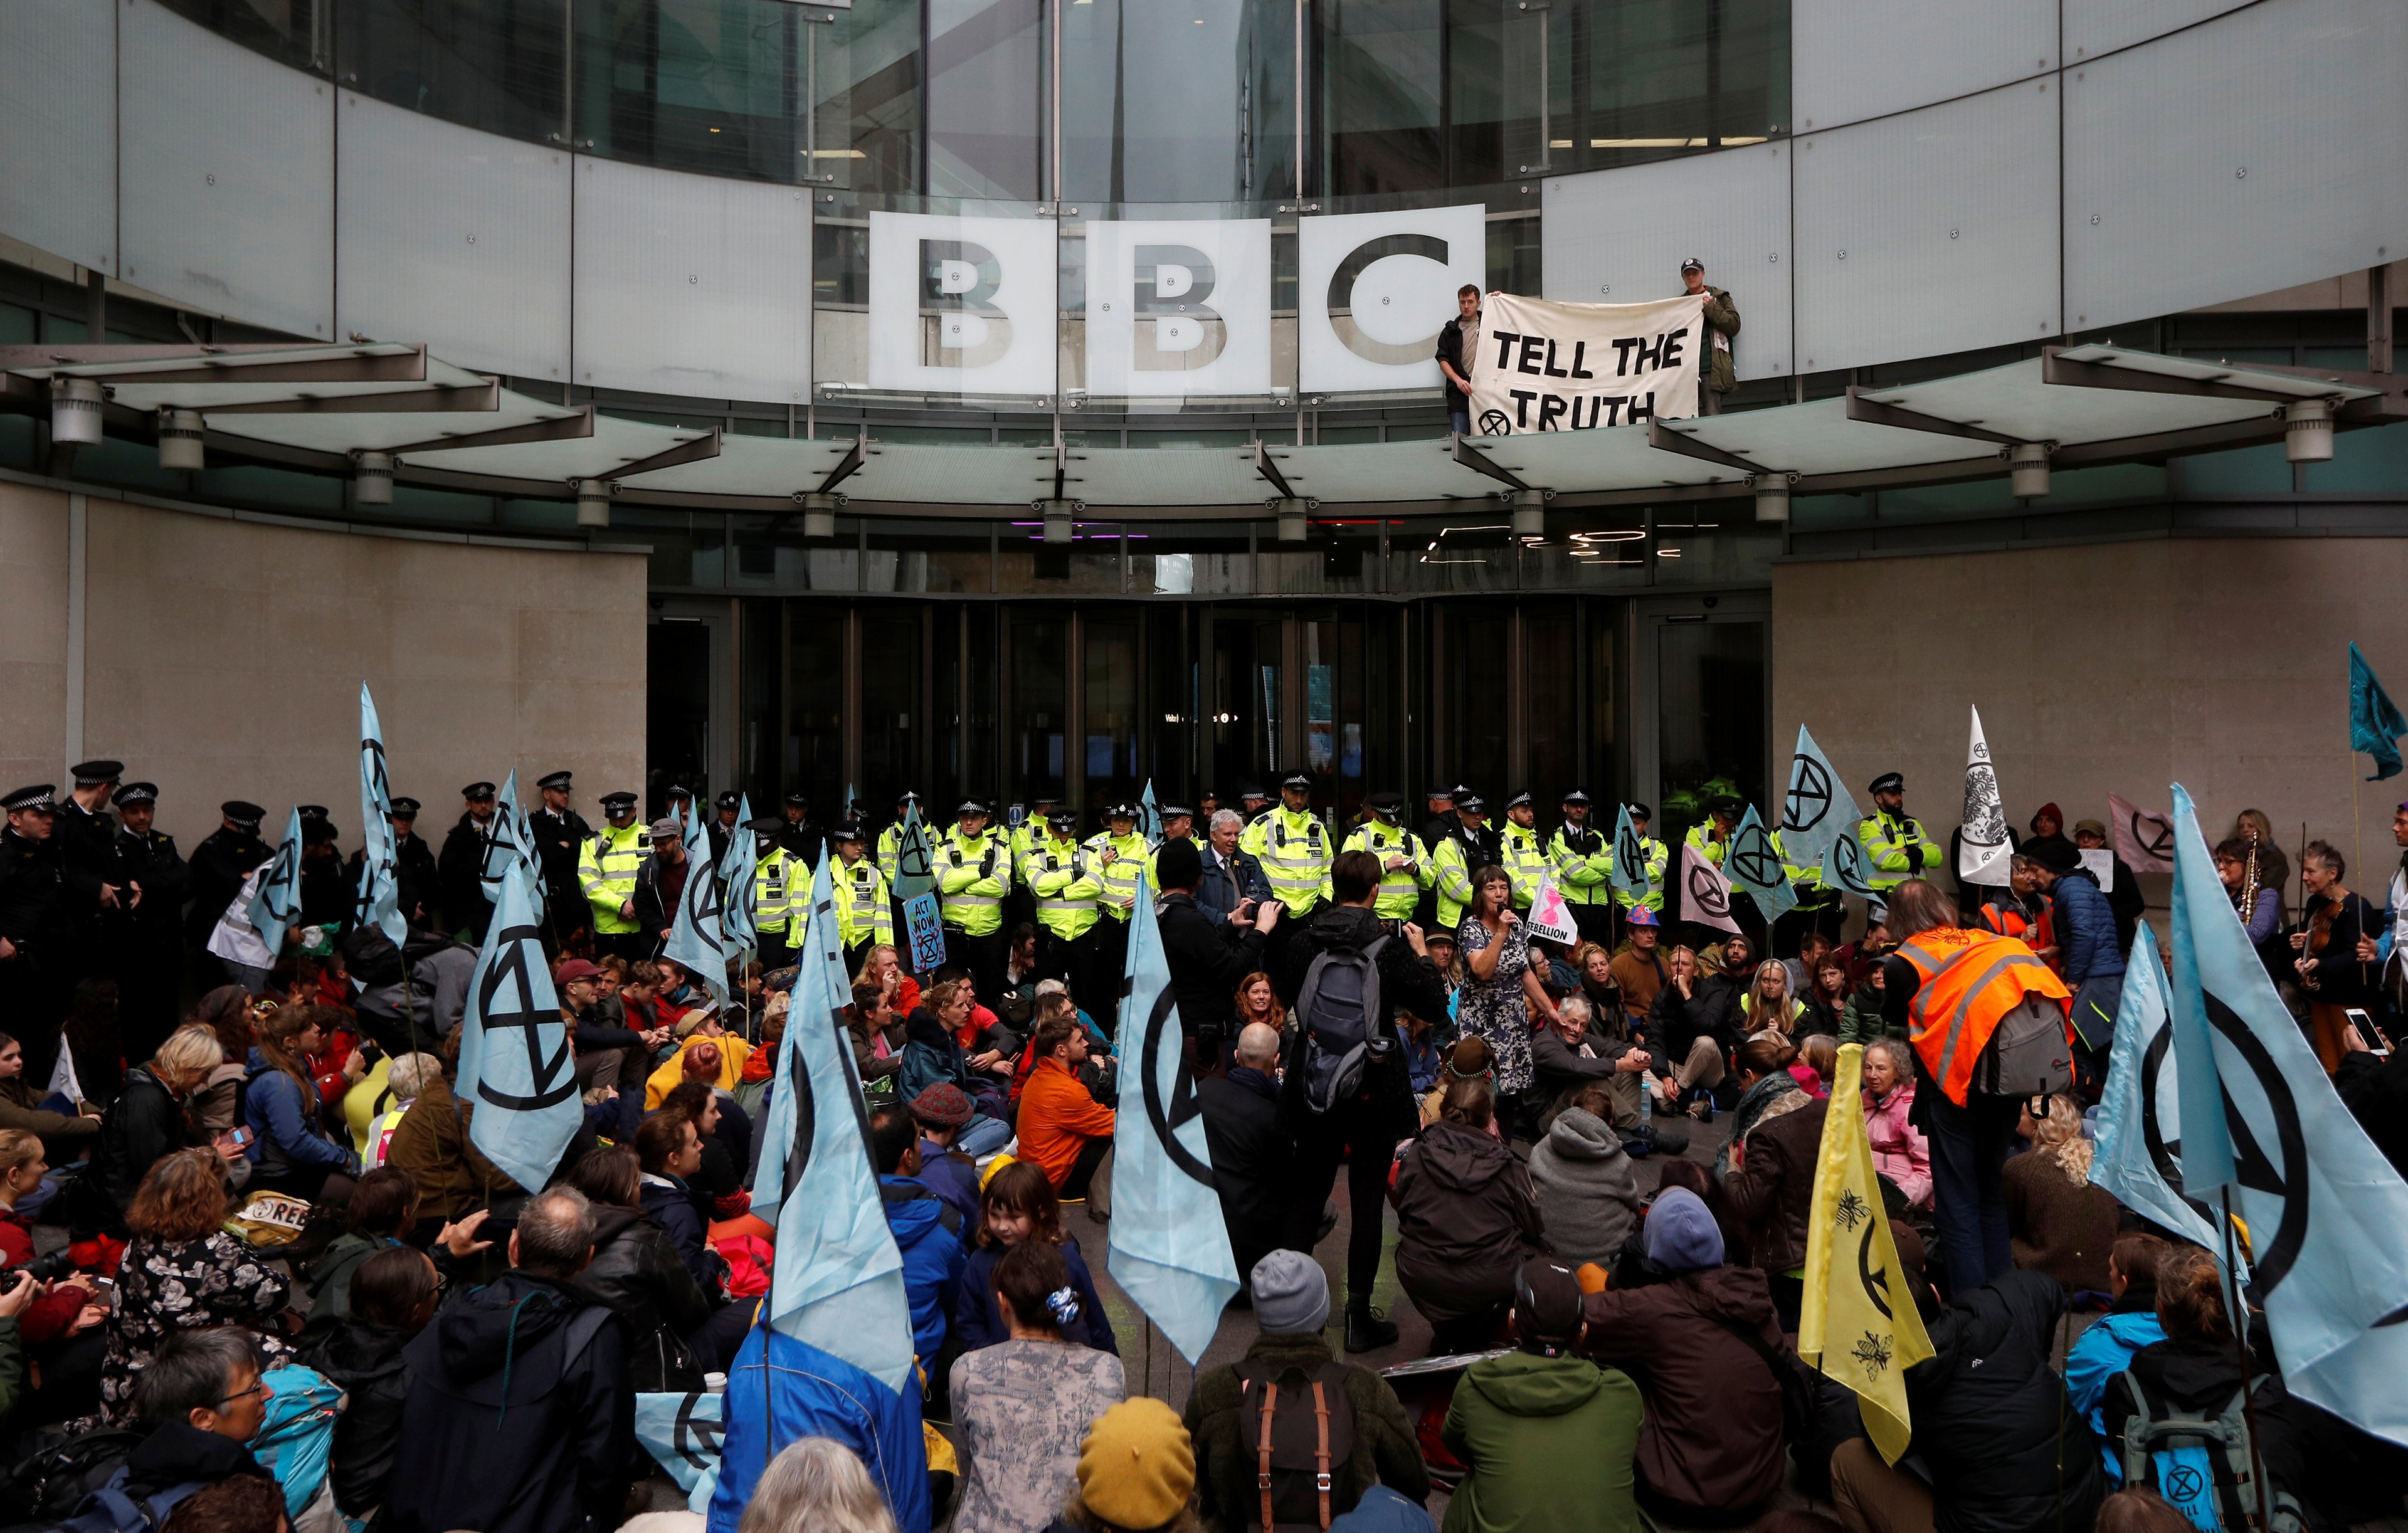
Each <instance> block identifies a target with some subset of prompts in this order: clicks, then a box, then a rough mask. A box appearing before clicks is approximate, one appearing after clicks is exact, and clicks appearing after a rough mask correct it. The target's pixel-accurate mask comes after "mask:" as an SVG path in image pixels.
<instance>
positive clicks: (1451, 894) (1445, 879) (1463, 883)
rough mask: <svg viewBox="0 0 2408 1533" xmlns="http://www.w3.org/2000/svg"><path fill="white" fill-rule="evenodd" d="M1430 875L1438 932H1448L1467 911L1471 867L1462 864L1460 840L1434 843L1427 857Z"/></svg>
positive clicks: (1457, 924)
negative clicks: (1436, 847) (1435, 889)
mask: <svg viewBox="0 0 2408 1533" xmlns="http://www.w3.org/2000/svg"><path fill="white" fill-rule="evenodd" d="M1430 874H1431V879H1432V881H1433V883H1434V884H1435V886H1436V887H1437V889H1438V925H1439V930H1441V931H1444V932H1452V931H1454V930H1455V928H1456V927H1458V926H1461V925H1462V924H1463V912H1464V911H1466V910H1469V909H1470V908H1471V866H1470V865H1469V863H1467V862H1466V861H1465V860H1464V856H1463V843H1462V842H1461V841H1460V840H1458V839H1456V838H1455V837H1452V836H1450V837H1448V838H1446V839H1444V840H1442V841H1441V842H1439V843H1438V850H1437V851H1435V852H1431V853H1430Z"/></svg>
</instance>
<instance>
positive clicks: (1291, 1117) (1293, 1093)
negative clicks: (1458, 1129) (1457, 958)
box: [1272, 864, 1478, 1145]
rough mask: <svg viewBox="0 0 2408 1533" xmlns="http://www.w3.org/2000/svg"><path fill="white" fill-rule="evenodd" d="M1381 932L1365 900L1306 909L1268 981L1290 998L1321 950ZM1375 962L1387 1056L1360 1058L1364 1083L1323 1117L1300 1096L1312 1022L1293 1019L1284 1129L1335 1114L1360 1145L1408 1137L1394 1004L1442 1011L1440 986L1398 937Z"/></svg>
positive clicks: (1434, 1014) (1405, 1079) (1409, 1095)
mask: <svg viewBox="0 0 2408 1533" xmlns="http://www.w3.org/2000/svg"><path fill="white" fill-rule="evenodd" d="M1472 866H1475V867H1476V866H1478V865H1477V864H1474V865H1472ZM1385 935H1387V934H1386V932H1385V931H1384V930H1383V928H1382V927H1381V925H1380V918H1379V916H1377V915H1376V914H1374V913H1373V912H1372V910H1371V909H1370V908H1369V906H1364V905H1325V906H1323V907H1321V908H1320V909H1319V910H1315V911H1313V913H1312V921H1311V922H1309V923H1308V924H1306V926H1305V928H1304V931H1303V933H1302V934H1301V935H1300V936H1298V937H1297V938H1294V939H1293V940H1290V941H1289V942H1287V943H1286V944H1285V946H1284V947H1283V949H1282V951H1281V962H1280V967H1279V969H1278V971H1277V972H1276V973H1275V974H1274V975H1273V978H1272V988H1273V989H1274V990H1276V991H1277V992H1278V993H1279V997H1280V1000H1281V1001H1282V1002H1283V1004H1285V1005H1288V1006H1294V1005H1295V1004H1296V998H1297V994H1298V993H1299V992H1301V991H1302V990H1303V988H1304V977H1305V975H1306V973H1307V972H1308V971H1310V970H1311V969H1312V960H1313V959H1314V958H1316V957H1318V956H1320V955H1321V954H1322V953H1329V952H1334V951H1342V950H1347V949H1355V950H1361V949H1366V948H1369V946H1370V945H1371V944H1372V943H1373V942H1375V941H1378V940H1379V939H1380V938H1382V937H1383V936H1385ZM1376 964H1377V967H1378V968H1379V973H1380V1010H1381V1013H1382V1014H1381V1017H1380V1031H1379V1036H1380V1037H1381V1038H1383V1039H1387V1040H1388V1053H1387V1057H1386V1058H1384V1059H1374V1060H1371V1061H1369V1063H1367V1064H1366V1065H1365V1067H1364V1069H1363V1086H1362V1089H1361V1090H1360V1091H1359V1092H1358V1093H1356V1095H1355V1100H1354V1101H1353V1102H1351V1103H1348V1104H1347V1105H1346V1107H1344V1108H1341V1109H1334V1110H1332V1111H1331V1112H1330V1114H1329V1115H1328V1116H1327V1117H1326V1118H1324V1117H1315V1116H1314V1114H1313V1113H1312V1110H1311V1109H1310V1108H1309V1107H1307V1106H1306V1105H1305V1100H1304V1081H1305V1070H1304V1052H1305V1045H1306V1042H1307V1040H1308V1039H1309V1038H1310V1036H1311V1029H1309V1028H1306V1027H1304V1026H1301V1025H1299V1026H1298V1027H1297V1029H1296V1034H1295V1036H1294V1037H1293V1038H1291V1039H1289V1040H1288V1049H1287V1059H1286V1065H1287V1074H1286V1076H1285V1078H1284V1081H1283V1085H1282V1087H1281V1092H1280V1122H1281V1124H1282V1125H1283V1126H1284V1127H1285V1129H1286V1130H1287V1132H1288V1133H1290V1134H1291V1135H1300V1134H1301V1133H1302V1131H1303V1130H1305V1129H1306V1128H1308V1127H1311V1126H1314V1125H1324V1124H1327V1123H1328V1122H1329V1120H1330V1119H1333V1118H1335V1119H1339V1120H1340V1121H1341V1122H1342V1123H1344V1124H1345V1125H1346V1126H1347V1127H1348V1129H1349V1130H1351V1131H1353V1132H1355V1134H1356V1135H1357V1136H1358V1137H1357V1138H1356V1140H1355V1142H1356V1143H1357V1144H1358V1145H1360V1144H1361V1143H1362V1142H1364V1140H1365V1139H1376V1138H1378V1137H1379V1136H1382V1135H1385V1136H1387V1137H1388V1139H1390V1140H1391V1142H1393V1141H1394V1140H1396V1139H1407V1138H1410V1137H1411V1136H1412V1133H1413V1131H1414V1130H1415V1129H1416V1128H1417V1127H1419V1126H1420V1123H1421V1114H1420V1111H1419V1110H1418V1109H1417V1108H1416V1107H1415V1106H1414V1105H1413V1082H1412V1071H1411V1070H1410V1069H1409V1068H1408V1067H1407V1066H1406V1064H1405V1047H1404V1038H1403V1035H1402V1034H1400V1033H1398V1031H1397V1012H1398V1009H1400V1008H1401V1009H1402V1010H1407V1011H1411V1012H1412V1014H1413V1015H1415V1016H1417V1017H1424V1018H1427V1019H1430V1020H1432V1021H1435V1020H1437V1019H1438V1018H1441V1017H1443V1016H1445V1015H1446V1014H1447V1007H1446V1002H1447V996H1446V986H1445V985H1444V984H1442V983H1441V981H1440V980H1439V977H1438V969H1437V967H1435V966H1433V965H1432V964H1431V963H1430V961H1429V960H1428V959H1427V958H1424V957H1419V956H1417V955H1416V954H1415V953H1413V950H1412V945H1411V944H1410V943H1407V942H1405V941H1404V940H1402V939H1401V938H1400V939H1398V940H1396V941H1392V942H1389V943H1387V944H1385V945H1384V946H1383V947H1382V948H1381V949H1380V955H1379V957H1378V959H1377V960H1376Z"/></svg>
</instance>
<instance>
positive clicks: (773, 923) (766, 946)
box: [738, 814, 850, 973]
mask: <svg viewBox="0 0 2408 1533" xmlns="http://www.w3.org/2000/svg"><path fill="white" fill-rule="evenodd" d="M785 833H786V821H785V818H784V817H783V816H781V815H775V814H768V815H764V816H762V817H761V818H760V819H758V820H747V821H745V822H744V824H743V826H742V828H741V830H740V831H739V832H738V834H742V835H747V836H752V837H754V838H756V840H755V843H754V848H753V854H754V858H755V861H754V862H753V938H754V946H755V948H756V949H757V950H758V951H759V953H760V954H761V968H762V971H763V972H764V973H767V971H768V970H770V969H773V968H783V967H786V966H787V965H788V964H790V963H792V962H794V956H795V949H796V948H797V947H800V946H801V945H802V936H803V928H804V924H805V920H806V918H807V917H808V915H809V914H810V902H811V874H810V871H809V870H807V869H806V868H805V867H803V861H802V859H801V858H800V857H797V856H796V855H795V854H794V853H793V852H789V851H787V850H786V848H785V845H784V842H783V841H782V840H781V838H782V837H783V836H784V835H785ZM847 972H850V970H848V971H847Z"/></svg>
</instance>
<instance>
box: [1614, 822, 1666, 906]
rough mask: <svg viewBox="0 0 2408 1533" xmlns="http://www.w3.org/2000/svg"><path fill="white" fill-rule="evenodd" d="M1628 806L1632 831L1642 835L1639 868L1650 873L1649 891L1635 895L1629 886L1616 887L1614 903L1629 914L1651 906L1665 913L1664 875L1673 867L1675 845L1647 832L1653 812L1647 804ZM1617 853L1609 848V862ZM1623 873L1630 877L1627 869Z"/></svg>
mask: <svg viewBox="0 0 2408 1533" xmlns="http://www.w3.org/2000/svg"><path fill="white" fill-rule="evenodd" d="M1627 808H1628V809H1629V813H1630V834H1631V835H1633V836H1635V837H1637V838H1639V864H1640V870H1641V871H1642V872H1643V873H1645V874H1646V875H1647V892H1646V893H1645V894H1643V895H1634V894H1632V893H1630V892H1629V891H1628V890H1625V889H1616V890H1615V891H1614V892H1613V900H1614V903H1615V904H1617V905H1619V906H1621V907H1622V910H1623V914H1625V915H1626V916H1627V915H1628V914H1629V913H1630V912H1631V911H1632V910H1648V911H1651V912H1652V913H1654V914H1656V915H1658V916H1661V915H1662V914H1663V913H1664V875H1665V874H1666V873H1668V872H1670V870H1671V867H1672V849H1671V848H1670V847H1668V846H1666V845H1665V844H1664V843H1663V842H1661V841H1659V840H1657V839H1656V838H1654V837H1652V836H1650V835H1648V834H1647V830H1646V822H1647V821H1648V820H1650V819H1651V818H1653V816H1651V815H1650V814H1649V812H1648V809H1647V806H1646V805H1644V804H1632V805H1629V806H1627ZM1615 855H1617V853H1616V852H1613V850H1612V849H1611V848H1609V849H1608V851H1607V852H1606V856H1607V858H1608V860H1609V862H1610V861H1611V859H1612V858H1613V857H1614V856H1615ZM1624 876H1625V877H1626V878H1627V877H1628V874H1627V873H1626V874H1625V875H1624Z"/></svg>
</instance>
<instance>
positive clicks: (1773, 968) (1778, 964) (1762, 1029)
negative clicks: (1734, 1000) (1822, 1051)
mask: <svg viewBox="0 0 2408 1533" xmlns="http://www.w3.org/2000/svg"><path fill="white" fill-rule="evenodd" d="M1805 1013H1806V1003H1805V1002H1804V1001H1801V1000H1799V998H1798V994H1797V992H1796V990H1795V989H1794V988H1792V984H1791V981H1790V978H1789V966H1788V965H1787V964H1785V963H1783V962H1782V961H1781V960H1780V959H1778V958H1767V959H1766V960H1765V961H1764V962H1762V963H1760V964H1758V965H1756V974H1755V976H1754V978H1752V979H1751V980H1750V981H1748V986H1747V991H1746V993H1745V994H1744V995H1742V996H1740V1002H1739V1016H1740V1023H1739V1025H1740V1031H1741V1032H1742V1033H1746V1034H1750V1035H1753V1034H1757V1033H1768V1032H1769V1033H1779V1034H1781V1035H1782V1036H1783V1037H1788V1036H1789V1035H1790V1034H1793V1033H1795V1032H1796V1031H1797V1030H1798V1019H1799V1017H1801V1016H1803V1015H1805Z"/></svg>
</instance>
